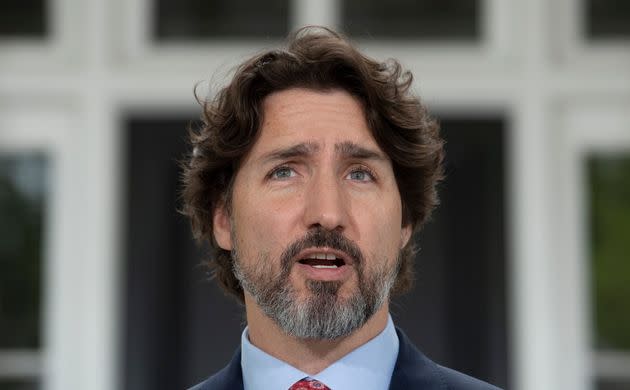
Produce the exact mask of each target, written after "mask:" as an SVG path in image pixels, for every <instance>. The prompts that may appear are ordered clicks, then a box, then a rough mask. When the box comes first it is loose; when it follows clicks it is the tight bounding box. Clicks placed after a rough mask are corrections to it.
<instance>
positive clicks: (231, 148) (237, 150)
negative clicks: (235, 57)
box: [182, 27, 444, 302]
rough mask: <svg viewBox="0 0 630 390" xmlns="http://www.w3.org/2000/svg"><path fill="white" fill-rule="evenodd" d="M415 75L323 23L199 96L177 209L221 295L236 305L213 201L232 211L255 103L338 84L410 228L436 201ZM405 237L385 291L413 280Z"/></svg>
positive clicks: (431, 131) (437, 152)
mask: <svg viewBox="0 0 630 390" xmlns="http://www.w3.org/2000/svg"><path fill="white" fill-rule="evenodd" d="M412 80H413V76H412V74H411V73H410V72H409V71H405V70H403V68H402V67H401V65H400V64H399V63H398V62H397V61H396V60H392V59H390V60H387V61H385V62H378V61H375V60H373V59H371V58H368V57H366V56H365V55H363V54H362V53H360V52H359V51H358V50H357V49H356V48H355V47H354V46H353V45H352V44H351V43H350V42H349V41H348V40H347V39H346V38H344V37H343V36H341V35H340V34H338V33H336V32H334V31H332V30H329V29H326V28H322V27H306V28H302V29H300V30H298V31H297V32H295V33H294V34H292V35H291V36H289V38H288V40H287V43H286V45H285V46H284V47H283V48H280V49H276V50H269V51H265V52H263V53H260V54H258V55H256V56H254V57H253V58H251V59H249V60H247V61H245V62H244V63H243V64H241V65H240V66H239V67H237V68H236V71H235V74H234V76H233V78H232V80H231V82H230V83H229V84H228V85H227V86H225V87H224V88H222V89H221V90H220V91H219V92H218V93H217V94H216V95H215V97H214V98H213V99H211V100H207V101H201V100H200V99H198V101H199V102H200V104H201V105H202V107H203V114H202V120H203V125H202V126H201V128H200V129H199V130H196V131H191V132H190V141H191V144H192V149H193V153H192V155H191V156H190V158H189V159H188V161H187V162H186V164H184V170H183V193H182V195H183V196H182V197H183V208H182V212H183V213H184V214H185V215H187V216H189V217H190V220H191V224H192V229H193V232H194V235H195V237H196V238H197V239H199V240H202V241H207V242H208V243H209V244H210V252H211V253H210V259H209V261H208V262H207V264H208V265H209V266H210V267H211V269H212V271H213V276H214V277H216V279H218V281H219V283H220V285H221V286H222V287H223V288H224V289H225V290H226V291H227V292H228V293H231V294H233V295H234V296H236V298H237V299H238V300H239V301H240V302H243V289H242V287H241V285H240V283H239V281H238V280H237V279H236V277H235V276H234V273H233V271H232V257H231V256H230V252H229V251H226V250H224V249H222V248H220V247H219V246H218V245H217V243H216V241H215V240H214V235H213V222H212V221H213V213H214V210H215V208H216V207H217V206H225V207H226V209H227V210H228V212H229V210H230V207H231V191H232V184H233V181H234V177H235V174H236V172H237V171H238V168H239V164H240V162H241V161H242V160H243V159H244V157H245V156H246V155H247V154H248V152H249V151H250V150H251V148H252V146H253V145H254V143H255V142H256V140H257V138H258V136H259V129H260V125H261V123H262V116H263V114H264V112H263V111H262V102H263V100H264V99H265V97H266V96H268V95H269V94H271V93H273V92H278V91H282V90H286V89H289V88H307V89H313V90H318V91H326V90H332V89H342V90H345V91H347V92H349V93H350V94H351V95H353V96H355V97H357V98H358V99H359V100H360V101H361V102H362V104H363V106H364V110H365V115H366V120H367V123H368V126H369V128H370V130H371V132H372V135H373V136H374V138H375V140H376V142H377V143H378V145H379V146H380V147H381V149H382V150H383V151H384V152H385V153H386V154H387V155H388V156H389V158H390V159H391V161H392V165H393V169H394V174H395V176H396V182H397V184H398V189H399V191H400V195H401V199H402V211H403V215H402V220H403V226H407V225H409V224H410V225H411V226H412V228H413V232H414V233H415V232H417V231H418V230H419V229H420V228H421V227H422V225H423V224H424V223H425V222H426V221H427V219H428V218H429V215H430V214H431V211H432V209H433V208H434V207H435V206H436V205H437V203H438V197H437V192H436V185H437V183H438V182H439V181H440V180H441V179H442V176H443V169H442V161H443V157H444V151H443V143H444V142H443V140H442V138H441V137H440V135H439V126H438V123H437V121H436V120H435V119H434V118H432V117H431V116H430V115H429V113H428V112H427V110H426V108H425V107H424V106H423V105H422V103H421V102H420V100H419V99H418V98H417V97H415V96H413V94H412V93H411V91H410V86H411V84H412ZM414 252H415V251H414V246H413V240H409V244H408V245H407V246H405V248H403V250H402V253H401V261H400V270H399V274H398V277H397V280H396V283H395V284H394V287H393V289H392V293H394V294H400V293H402V292H406V291H408V290H409V289H410V287H411V286H412V284H413V257H414Z"/></svg>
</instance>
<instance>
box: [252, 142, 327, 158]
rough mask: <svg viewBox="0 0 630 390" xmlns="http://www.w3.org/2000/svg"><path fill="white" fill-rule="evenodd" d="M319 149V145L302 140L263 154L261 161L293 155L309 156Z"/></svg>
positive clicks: (291, 156) (293, 156)
mask: <svg viewBox="0 0 630 390" xmlns="http://www.w3.org/2000/svg"><path fill="white" fill-rule="evenodd" d="M318 150H319V145H318V144H316V143H314V142H302V143H299V144H297V145H293V146H289V147H286V148H279V149H275V150H272V151H270V152H269V153H266V154H264V155H263V156H262V157H261V159H260V160H261V162H262V163H268V162H272V161H277V160H286V159H291V158H295V157H306V156H311V155H313V154H314V153H315V152H317V151H318Z"/></svg>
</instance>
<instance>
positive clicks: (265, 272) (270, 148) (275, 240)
mask: <svg viewBox="0 0 630 390" xmlns="http://www.w3.org/2000/svg"><path fill="white" fill-rule="evenodd" d="M263 111H264V121H263V123H262V125H261V131H260V137H259V139H258V140H257V141H256V143H255V145H254V147H253V148H252V150H251V152H250V153H249V154H248V156H247V157H246V158H245V160H244V161H243V163H242V165H241V166H240V168H239V171H238V173H237V175H236V178H235V181H234V187H233V192H232V203H231V213H229V214H228V213H227V212H226V210H225V209H223V208H219V209H218V210H217V212H215V217H214V231H215V238H216V240H217V242H218V243H219V245H220V246H221V247H222V248H223V249H226V250H231V251H232V254H233V257H234V258H235V272H236V274H237V277H238V278H239V280H240V281H241V283H242V284H243V287H244V290H245V300H246V305H249V304H255V305H258V306H259V307H260V308H261V309H262V310H263V312H264V313H265V314H266V315H267V316H269V317H271V318H272V319H273V320H275V321H276V323H278V325H279V326H280V327H281V328H282V329H283V330H284V331H285V332H286V333H288V334H292V335H294V336H296V337H301V338H324V339H333V338H337V337H342V336H345V335H347V334H349V333H350V332H352V331H354V330H355V329H357V328H359V327H360V326H362V325H363V324H364V323H365V322H366V321H367V320H368V319H369V318H370V317H371V315H372V314H374V312H375V311H377V310H379V308H383V307H385V308H386V305H387V303H386V302H387V298H388V296H389V290H390V288H391V286H392V284H393V282H394V280H395V277H396V274H397V267H398V254H399V252H400V249H401V248H402V247H403V246H404V245H405V244H406V243H407V241H408V239H409V236H410V232H411V229H410V228H409V227H402V226H401V224H402V206H401V199H400V194H399V192H398V187H397V184H396V180H395V177H394V172H393V169H392V165H391V161H390V160H389V158H388V157H387V155H386V154H385V153H384V152H383V151H382V150H381V149H380V148H379V146H378V144H377V143H376V141H375V140H374V138H373V137H372V134H371V132H370V130H369V128H368V126H367V122H366V120H365V114H364V112H363V109H362V106H361V104H360V102H359V101H358V100H356V99H355V98H354V97H352V96H351V95H349V94H348V93H346V92H343V91H340V90H333V91H329V92H319V91H313V90H307V89H289V90H286V91H281V92H277V93H274V94H272V95H270V96H268V97H267V98H266V99H265V101H264V102H263ZM383 303H385V306H382V305H383Z"/></svg>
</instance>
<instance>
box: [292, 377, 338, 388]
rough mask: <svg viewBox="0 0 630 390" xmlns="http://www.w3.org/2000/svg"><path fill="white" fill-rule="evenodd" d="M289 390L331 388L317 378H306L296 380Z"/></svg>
mask: <svg viewBox="0 0 630 390" xmlns="http://www.w3.org/2000/svg"><path fill="white" fill-rule="evenodd" d="M289 390H330V388H329V387H328V386H326V385H325V384H323V383H322V382H320V381H317V380H315V379H310V378H304V379H302V380H299V381H297V382H295V383H294V384H293V386H291V387H289Z"/></svg>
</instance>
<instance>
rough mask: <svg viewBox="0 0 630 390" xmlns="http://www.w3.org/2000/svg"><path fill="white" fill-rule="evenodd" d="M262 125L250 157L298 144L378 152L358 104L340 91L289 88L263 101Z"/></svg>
mask: <svg viewBox="0 0 630 390" xmlns="http://www.w3.org/2000/svg"><path fill="white" fill-rule="evenodd" d="M262 108H263V122H262V124H261V129H260V134H259V137H258V139H257V141H256V143H255V144H254V147H253V148H252V151H251V152H250V157H251V158H256V156H257V155H260V153H264V152H266V151H268V150H269V149H273V148H277V147H283V146H290V145H292V144H295V143H298V142H308V143H312V144H316V145H317V146H318V147H319V149H321V150H323V149H326V148H329V147H331V148H332V147H334V145H336V144H337V145H338V144H341V143H344V142H352V143H355V144H358V145H361V146H364V147H369V148H372V149H376V150H379V151H380V148H379V147H378V144H377V143H376V141H375V140H374V137H373V136H372V132H371V131H370V129H369V127H368V124H367V121H366V118H365V112H364V109H363V106H362V104H361V102H360V101H359V100H358V99H357V98H355V97H354V96H352V95H350V94H349V93H347V92H345V91H343V90H331V91H315V90H310V89H298V88H295V89H289V90H285V91H280V92H276V93H273V94H271V95H269V96H267V97H266V98H265V100H264V101H263V105H262Z"/></svg>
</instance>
